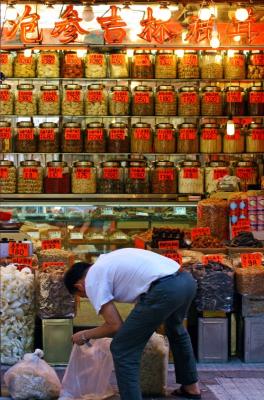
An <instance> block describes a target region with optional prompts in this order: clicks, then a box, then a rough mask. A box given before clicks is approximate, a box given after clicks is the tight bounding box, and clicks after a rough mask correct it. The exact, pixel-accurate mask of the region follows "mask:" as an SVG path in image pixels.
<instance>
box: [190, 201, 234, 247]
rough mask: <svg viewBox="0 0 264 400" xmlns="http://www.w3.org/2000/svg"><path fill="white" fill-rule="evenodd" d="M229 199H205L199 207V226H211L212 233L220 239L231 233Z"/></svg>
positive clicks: (200, 202)
mask: <svg viewBox="0 0 264 400" xmlns="http://www.w3.org/2000/svg"><path fill="white" fill-rule="evenodd" d="M228 216H229V208H228V201H227V200H222V199H205V200H202V201H199V203H198V207H197V226H198V227H209V228H210V229H211V235H212V236H215V237H217V238H218V239H220V240H222V239H227V237H228V233H229V219H228Z"/></svg>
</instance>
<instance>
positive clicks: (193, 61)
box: [178, 50, 200, 79]
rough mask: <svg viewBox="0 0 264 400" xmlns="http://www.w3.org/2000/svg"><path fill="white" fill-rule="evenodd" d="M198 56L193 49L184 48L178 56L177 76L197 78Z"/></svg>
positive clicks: (198, 73) (180, 77) (198, 72)
mask: <svg viewBox="0 0 264 400" xmlns="http://www.w3.org/2000/svg"><path fill="white" fill-rule="evenodd" d="M199 75H200V71H199V57H198V53H197V52H196V51H195V50H185V51H184V54H183V56H182V57H179V58H178V78H179V79H197V78H199Z"/></svg>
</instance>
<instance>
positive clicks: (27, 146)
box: [15, 121, 38, 153]
mask: <svg viewBox="0 0 264 400" xmlns="http://www.w3.org/2000/svg"><path fill="white" fill-rule="evenodd" d="M37 148H38V136H37V130H36V128H35V127H34V124H33V122H31V121H20V122H17V127H16V133H15V151H16V153H36V152H37Z"/></svg>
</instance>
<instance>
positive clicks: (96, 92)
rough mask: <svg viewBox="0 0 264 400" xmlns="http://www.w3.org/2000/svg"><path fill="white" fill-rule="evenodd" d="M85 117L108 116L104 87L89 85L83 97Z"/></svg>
mask: <svg viewBox="0 0 264 400" xmlns="http://www.w3.org/2000/svg"><path fill="white" fill-rule="evenodd" d="M84 105H85V115H96V116H103V115H107V114H108V94H107V90H106V88H105V85H101V84H94V85H89V86H88V88H87V93H86V96H85V103H84Z"/></svg>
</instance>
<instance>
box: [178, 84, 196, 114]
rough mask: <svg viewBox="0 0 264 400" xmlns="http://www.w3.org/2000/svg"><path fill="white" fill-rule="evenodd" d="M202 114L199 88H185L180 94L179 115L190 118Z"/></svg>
mask: <svg viewBox="0 0 264 400" xmlns="http://www.w3.org/2000/svg"><path fill="white" fill-rule="evenodd" d="M199 114H200V98H199V92H198V88H196V87H194V86H183V87H182V88H180V91H179V93H178V115H179V116H190V115H199Z"/></svg>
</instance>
